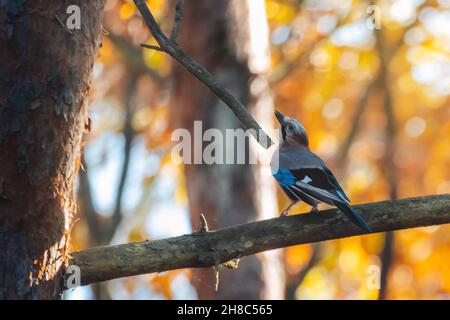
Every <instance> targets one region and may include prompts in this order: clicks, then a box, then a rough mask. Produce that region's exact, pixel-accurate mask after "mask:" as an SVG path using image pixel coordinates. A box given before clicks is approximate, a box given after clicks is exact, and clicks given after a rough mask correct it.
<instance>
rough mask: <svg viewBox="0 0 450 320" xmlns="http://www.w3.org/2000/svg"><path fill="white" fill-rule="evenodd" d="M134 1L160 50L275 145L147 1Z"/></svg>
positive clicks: (258, 136)
mask: <svg viewBox="0 0 450 320" xmlns="http://www.w3.org/2000/svg"><path fill="white" fill-rule="evenodd" d="M134 3H135V4H136V7H137V8H138V9H139V11H140V13H141V15H142V17H143V18H144V21H145V23H146V24H147V27H148V28H149V30H150V32H151V33H152V35H153V37H154V38H155V40H156V42H158V44H159V46H160V47H159V48H158V50H159V49H161V50H162V51H164V52H166V53H168V54H169V55H170V56H172V57H173V58H174V59H175V60H177V61H178V62H179V63H180V64H181V65H182V66H183V67H185V68H186V69H187V70H188V71H189V72H190V73H191V74H192V75H193V76H195V77H196V78H197V79H198V80H200V81H201V82H202V83H203V84H204V85H206V86H207V87H208V88H209V89H210V90H211V91H212V92H213V93H214V94H215V95H216V96H217V97H218V98H219V99H221V100H222V101H223V102H224V103H225V104H226V105H227V106H228V107H229V108H230V109H231V111H233V113H234V114H235V115H236V117H237V118H238V119H239V121H241V123H242V125H243V126H244V128H245V129H252V130H251V133H252V134H253V136H254V137H255V139H256V140H257V141H258V142H259V144H260V145H261V146H263V147H264V148H269V147H270V146H271V145H273V141H272V139H271V138H270V137H269V136H268V135H267V133H266V132H265V131H264V130H263V129H262V128H261V126H260V125H259V124H258V122H257V121H256V120H255V118H253V116H252V115H251V114H250V113H249V112H248V111H247V109H246V108H245V107H244V105H243V104H242V103H241V102H240V101H239V100H237V99H236V98H235V97H234V96H233V95H232V94H231V93H230V92H229V91H228V90H227V89H225V88H224V87H223V86H222V85H221V84H220V83H219V82H218V81H217V80H216V79H215V78H214V76H213V75H212V74H211V73H210V72H209V71H208V70H206V69H205V68H204V67H203V66H202V65H200V64H199V63H198V62H197V61H195V60H193V59H192V58H191V57H189V56H188V55H187V54H186V53H184V51H183V50H182V49H181V48H180V47H179V46H178V45H177V44H176V42H175V41H172V40H171V39H169V38H168V37H167V36H166V35H165V34H164V33H163V32H162V31H161V29H160V27H159V25H158V23H157V22H156V20H155V18H154V17H153V15H152V13H151V12H150V10H149V8H148V6H147V4H146V3H145V1H144V0H134ZM179 12H181V10H179ZM176 16H177V15H176ZM180 19H181V18H180ZM175 23H177V22H175ZM178 23H179V22H178ZM144 47H148V45H144Z"/></svg>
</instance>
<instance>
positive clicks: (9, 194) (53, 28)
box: [0, 0, 104, 299]
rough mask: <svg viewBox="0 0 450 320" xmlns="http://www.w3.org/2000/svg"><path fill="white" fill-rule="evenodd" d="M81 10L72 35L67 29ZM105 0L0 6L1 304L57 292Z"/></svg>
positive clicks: (52, 0)
mask: <svg viewBox="0 0 450 320" xmlns="http://www.w3.org/2000/svg"><path fill="white" fill-rule="evenodd" d="M69 5H78V6H79V7H80V8H81V19H82V26H81V30H68V29H67V28H66V24H65V21H66V18H67V14H66V11H67V8H68V6H69ZM103 5H104V1H103V0H96V1H89V2H87V1H81V0H70V1H61V0H58V1H56V0H47V1H25V0H20V1H18V0H14V1H13V0H7V1H2V2H0V59H1V61H3V63H2V64H1V65H0V91H1V92H2V95H1V96H0V168H1V175H0V299H55V298H59V296H60V293H61V292H62V287H63V286H62V282H61V273H62V269H63V264H64V262H65V260H66V253H67V242H68V236H69V232H70V226H71V218H72V215H73V213H74V212H75V204H74V202H73V183H74V179H75V175H76V172H77V170H78V164H79V156H80V142H81V136H82V133H83V130H84V127H85V121H86V114H85V113H86V107H85V105H86V102H87V99H86V95H87V93H88V91H89V76H90V73H91V69H92V66H93V63H94V59H95V57H96V55H97V49H98V47H99V44H100V35H101V23H102V16H101V13H102V10H103Z"/></svg>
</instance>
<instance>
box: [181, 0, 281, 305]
mask: <svg viewBox="0 0 450 320" xmlns="http://www.w3.org/2000/svg"><path fill="white" fill-rule="evenodd" d="M179 43H180V45H181V46H182V47H183V48H184V49H185V50H186V52H187V53H188V54H189V55H190V56H192V57H193V58H194V59H196V60H197V61H199V62H200V63H201V64H202V65H203V66H205V67H206V68H207V69H208V70H209V71H211V72H212V74H213V75H214V76H215V77H216V78H217V79H218V80H219V82H220V83H221V84H223V85H224V86H225V87H226V88H228V89H229V90H230V91H231V92H232V93H233V95H234V96H236V97H237V98H238V99H239V100H240V101H241V102H242V103H243V104H244V105H246V106H249V109H250V110H251V112H252V113H253V114H254V115H255V117H256V119H257V120H258V122H260V124H262V126H263V127H266V128H269V127H272V121H271V119H272V111H273V106H272V98H271V95H270V91H269V89H268V85H267V80H266V78H265V76H264V75H263V71H265V70H267V68H268V66H269V63H270V57H269V47H268V26H267V21H266V16H265V7H264V1H262V0H257V1H255V0H245V1H243V0H216V1H189V2H187V3H186V5H185V12H184V17H183V21H182V24H181V33H180V37H179ZM175 80H176V83H177V85H176V89H175V95H174V109H173V115H174V116H173V125H174V126H175V127H183V128H187V129H189V130H190V131H191V132H193V124H194V121H195V120H201V121H202V126H203V131H205V130H207V129H209V128H217V129H220V130H221V131H222V132H223V133H225V129H227V128H228V129H235V128H241V125H240V123H239V121H238V120H237V119H236V117H235V116H234V114H233V113H232V112H231V111H230V110H229V109H228V108H227V107H226V106H224V105H223V103H222V102H221V101H219V100H218V99H217V97H216V96H214V95H213V94H212V93H210V92H209V90H208V89H207V88H206V87H205V86H204V85H203V84H201V83H200V82H198V81H197V80H195V79H194V78H193V77H192V75H191V74H189V73H188V72H186V71H185V70H183V69H182V68H181V67H179V66H178V65H176V66H175ZM250 88H251V89H250ZM199 142H200V141H195V143H199ZM193 144H194V141H192V148H193ZM248 149H249V146H248V145H247V146H246V147H245V149H241V150H236V154H239V153H244V152H245V154H247V155H248V154H249V153H248ZM192 151H194V150H192ZM226 152H229V150H228V151H227V150H226V149H225V148H224V155H225V154H226ZM191 154H192V155H193V154H194V153H193V152H192V153H191ZM261 170H262V167H261V166H258V165H248V164H243V165H233V164H223V165H222V164H214V165H207V164H198V165H186V166H185V174H186V187H187V192H188V198H189V208H190V212H191V218H192V224H193V227H194V229H198V228H199V216H200V214H201V213H204V214H205V216H206V218H207V220H208V222H209V224H210V227H212V228H218V227H225V226H230V225H235V224H240V223H245V222H249V221H254V220H256V219H258V218H269V217H273V216H274V215H275V213H276V207H275V204H276V199H275V187H274V184H273V181H272V177H270V176H264V175H262V173H261ZM262 194H263V195H264V197H262V196H261V195H262ZM269 277H270V285H269V282H268V281H269ZM220 282H221V283H223V284H224V285H219V291H218V292H217V293H215V292H214V283H215V280H214V275H213V271H212V270H211V269H200V270H193V284H194V286H195V287H196V289H197V293H198V296H199V298H200V299H210V298H224V299H232V298H235V299H259V298H275V299H276V298H283V291H284V274H283V269H282V267H281V266H280V253H279V251H274V252H268V253H266V254H262V255H258V256H257V257H255V256H254V257H248V258H245V259H244V260H243V261H242V262H240V264H239V268H238V269H237V270H225V271H222V272H221V275H220Z"/></svg>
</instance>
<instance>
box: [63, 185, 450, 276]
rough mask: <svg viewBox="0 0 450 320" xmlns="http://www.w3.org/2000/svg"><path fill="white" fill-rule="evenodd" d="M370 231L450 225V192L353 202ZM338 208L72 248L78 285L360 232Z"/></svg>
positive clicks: (212, 262)
mask: <svg viewBox="0 0 450 320" xmlns="http://www.w3.org/2000/svg"><path fill="white" fill-rule="evenodd" d="M355 208H356V209H357V210H358V211H360V212H361V213H362V214H363V216H364V218H365V219H367V221H368V223H369V224H370V225H371V226H372V228H373V229H374V232H384V231H390V230H399V229H406V228H414V227H420V226H431V225H437V224H445V223H450V194H448V195H438V196H426V197H419V198H411V199H403V200H399V201H383V202H375V203H370V204H365V205H359V206H355ZM362 233H363V232H362V230H361V229H359V228H358V227H356V226H354V225H353V224H351V223H349V222H348V221H347V220H346V219H345V217H344V216H343V215H342V214H341V213H340V212H339V211H337V210H336V209H330V210H324V211H322V212H320V213H307V214H301V215H294V216H288V217H283V218H275V219H270V220H264V221H259V222H253V223H247V224H242V225H237V226H234V227H230V228H226V229H221V230H217V231H212V232H204V231H203V232H197V233H194V234H190V235H183V236H179V237H174V238H169V239H163V240H156V241H144V242H137V243H128V244H122V245H118V246H107V247H95V248H91V249H88V250H86V251H81V252H72V253H71V258H70V260H69V261H68V263H69V264H70V265H77V266H78V267H79V268H80V270H81V284H82V285H87V284H90V283H95V282H100V281H105V280H110V279H114V278H120V277H128V276H133V275H138V274H144V273H151V272H162V271H167V270H173V269H180V268H200V267H211V266H216V265H219V264H221V263H225V262H227V261H230V260H232V259H235V258H240V257H244V256H249V255H253V254H255V253H258V252H262V251H266V250H272V249H277V248H283V247H287V246H292V245H297V244H304V243H312V242H318V241H324V240H331V239H338V238H344V237H350V236H356V235H361V234H362Z"/></svg>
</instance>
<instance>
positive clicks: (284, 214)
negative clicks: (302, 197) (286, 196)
mask: <svg viewBox="0 0 450 320" xmlns="http://www.w3.org/2000/svg"><path fill="white" fill-rule="evenodd" d="M296 203H297V201H294V202H292V203H291V204H290V205H288V207H287V208H286V209H284V210H283V211H282V212H281V214H280V217H284V216H287V215H288V213H289V209H290V208H291V207H292V206H293V205H294V204H296Z"/></svg>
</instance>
